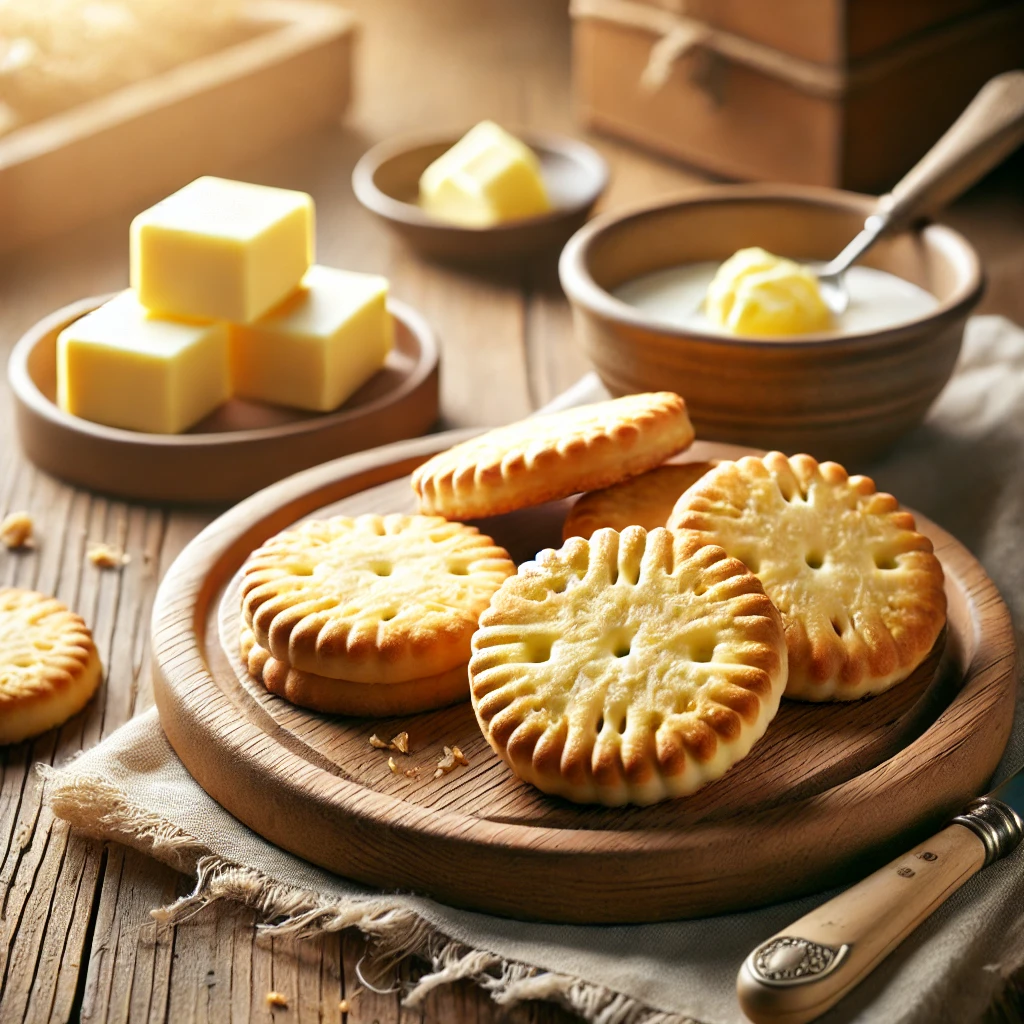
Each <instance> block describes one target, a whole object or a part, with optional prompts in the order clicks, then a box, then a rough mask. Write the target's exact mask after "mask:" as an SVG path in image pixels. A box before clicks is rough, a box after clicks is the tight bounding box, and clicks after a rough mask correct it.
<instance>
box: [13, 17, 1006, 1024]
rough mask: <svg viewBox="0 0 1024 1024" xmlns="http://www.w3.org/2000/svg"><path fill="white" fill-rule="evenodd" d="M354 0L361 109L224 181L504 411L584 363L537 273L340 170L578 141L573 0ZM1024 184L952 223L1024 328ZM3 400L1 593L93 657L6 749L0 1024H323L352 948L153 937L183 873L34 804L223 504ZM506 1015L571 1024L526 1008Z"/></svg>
mask: <svg viewBox="0 0 1024 1024" xmlns="http://www.w3.org/2000/svg"><path fill="white" fill-rule="evenodd" d="M348 6H349V7H353V8H355V9H356V11H357V13H358V14H359V16H360V17H361V18H362V20H363V23H364V26H365V33H364V36H363V39H362V44H361V51H360V54H359V60H358V65H357V99H356V104H355V107H354V109H353V110H352V112H351V114H350V116H349V117H348V119H347V121H346V123H345V125H344V126H343V127H332V128H329V129H325V130H323V131H321V132H318V133H317V134H316V135H315V136H312V137H307V138H301V139H298V140H296V141H295V142H293V143H292V144H289V145H288V146H284V147H282V148H281V149H280V150H279V151H277V152H274V153H272V154H269V155H267V156H265V157H263V158H261V159H260V160H258V161H255V162H252V163H251V164H249V165H246V166H241V167H237V168H234V169H232V170H233V172H234V173H235V174H236V175H237V176H239V177H243V178H250V179H251V180H254V181H261V182H265V183H267V184H272V185H282V186H287V187H290V188H300V189H305V190H307V191H309V192H311V193H312V194H313V196H314V198H315V200H316V203H317V218H318V258H319V260H320V261H321V262H324V263H328V264H332V265H335V266H341V267H350V268H353V269H357V270H367V271H377V272H380V273H384V274H387V275H388V276H389V277H390V278H391V281H392V285H393V290H394V293H395V294H396V295H397V296H398V297H400V298H402V299H404V300H405V301H407V302H409V303H411V304H412V305H414V306H416V307H417V308H419V309H420V310H422V311H423V313H424V314H426V316H427V317H428V318H429V319H430V320H431V321H432V323H433V324H434V326H435V327H436V329H437V331H438V333H439V335H440V337H441V340H442V349H443V357H442V386H441V390H442V403H443V414H444V419H445V421H446V422H447V423H448V424H450V425H470V424H497V423H504V422H506V421H508V420H511V419H516V418H518V417H521V416H523V415H524V414H526V413H528V412H529V411H530V410H531V409H533V408H535V407H537V406H538V405H541V404H543V403H544V402H546V401H548V400H549V399H551V398H552V397H553V396H554V395H556V394H557V393H558V392H559V391H561V390H562V389H563V388H565V387H566V386H567V385H569V384H571V383H572V382H573V381H574V380H576V379H577V377H578V376H579V375H580V374H581V373H582V372H583V371H584V370H585V369H586V363H585V361H584V359H583V357H582V355H581V354H580V353H579V352H578V351H577V350H576V349H575V348H574V346H573V343H572V338H571V331H570V321H569V315H568V310H567V307H566V304H565V302H564V300H563V298H562V297H561V294H560V292H559V290H558V287H557V278H556V274H555V268H554V261H553V260H549V261H547V262H546V263H544V264H543V265H537V266H536V267H533V268H531V269H530V271H529V272H527V273H523V274H522V275H520V276H518V277H517V278H515V279H502V278H497V277H494V276H482V275H470V274H466V273H457V272H454V271H452V270H447V269H443V268H439V267H434V266H428V265H425V264H423V263H421V262H419V261H418V260H417V259H416V258H415V257H414V256H412V255H410V254H409V253H408V252H406V251H404V250H403V249H402V248H401V247H400V246H399V245H398V244H397V243H395V242H393V241H392V240H391V239H390V238H389V237H388V236H387V235H386V234H385V232H384V231H383V230H382V229H381V228H379V227H378V226H377V225H376V224H374V223H373V222H372V221H371V220H370V218H369V216H368V215H367V214H365V213H364V212H363V211H362V210H361V209H360V208H359V207H358V206H357V205H356V203H355V200H354V198H353V197H352V194H351V191H350V188H349V174H350V171H351V168H352V166H353V164H354V163H355V161H356V159H357V158H358V156H359V155H360V154H361V153H362V152H363V151H364V150H365V149H366V148H367V147H368V146H369V145H371V144H372V143H374V142H376V141H378V140H379V139H382V138H386V137H388V136H390V135H393V134H395V133H398V132H405V131H410V130H417V129H420V128H423V127H426V126H429V127H435V126H437V127H452V128H458V127H462V126H466V125H469V124H471V123H473V122H475V121H476V120H479V119H481V118H484V117H491V118H494V119H497V120H499V121H501V122H504V123H506V124H507V125H509V126H511V127H515V126H516V125H529V126H531V127H535V128H539V129H552V130H570V131H571V130H573V123H572V116H571V109H570V101H569V26H568V16H567V14H566V10H565V7H566V5H565V3H564V2H560V0H518V2H516V3H508V2H507V0H444V2H440V0H437V2H433V3H423V2H416V0H348ZM597 144H598V145H599V147H600V148H601V150H602V151H603V152H604V153H605V154H606V155H607V157H608V159H609V161H610V162H611V165H612V169H613V184H612V187H611V189H610V192H609V194H608V196H607V197H606V200H605V202H604V204H603V205H604V208H606V209H614V208H617V207H621V206H623V205H628V204H630V203H634V202H637V201H640V200H648V199H653V198H655V197H658V196H663V195H669V194H671V193H674V192H677V191H678V190H680V189H683V188H686V187H688V186H691V185H693V184H696V183H698V182H699V181H700V180H701V179H700V178H699V177H698V176H697V175H695V174H694V173H692V172H690V171H687V170H685V169H682V168H679V167H676V166H673V165H670V164H667V163H664V162H661V161H658V160H655V159H652V158H649V157H646V156H643V155H640V154H638V153H635V152H633V151H631V150H630V149H628V148H627V147H625V146H622V145H619V144H617V143H615V142H611V141H608V140H597ZM1019 156H1020V155H1019V154H1018V157H1019ZM124 173H126V174H130V173H131V169H130V167H127V168H125V171H124ZM1022 180H1024V177H1022V161H1021V160H1020V159H1019V158H1018V159H1017V160H1016V161H1015V162H1014V163H1013V164H1011V165H1010V166H1007V167H1004V168H1003V169H1002V170H1001V171H999V172H997V173H996V174H995V175H993V176H991V177H990V178H989V179H988V180H987V181H986V182H985V183H983V185H982V186H980V187H979V188H977V189H976V190H975V191H974V192H973V193H971V194H970V195H969V196H967V197H966V198H965V199H964V200H962V201H961V202H960V203H959V204H957V206H956V207H955V208H954V210H952V211H951V212H950V214H949V216H948V217H947V220H949V221H950V222H951V223H953V224H955V225H956V226H957V227H959V228H960V229H961V230H963V231H964V232H965V233H966V234H967V235H968V236H969V237H970V238H971V239H972V240H973V241H974V242H975V243H976V244H977V246H978V248H979V249H980V250H981V253H982V256H983V257H984V259H985V260H986V263H987V268H988V271H989V275H990V285H989V291H988V296H987V298H986V300H985V304H984V306H983V310H987V311H994V312H1000V313H1003V314H1005V315H1007V316H1010V317H1012V318H1014V319H1016V320H1017V321H1018V322H1024V288H1022V287H1021V281H1024V190H1022V188H1021V181H1022ZM158 198H159V196H153V197H152V199H153V200H156V199H158ZM134 212H136V211H134V210H125V211H124V212H123V213H122V214H119V215H117V216H114V217H111V218H108V219H106V220H104V221H102V222H99V223H96V224H94V225H91V226H89V227H88V228H86V229H83V230H80V231H77V232H75V233H74V234H73V235H70V236H67V237H63V238H60V239H57V240H55V241H53V242H50V243H46V244H43V245H39V246H36V247H34V248H32V249H29V250H26V251H24V252H21V253H18V254H16V255H15V256H12V257H9V258H7V259H6V260H5V261H3V262H2V263H0V355H2V356H3V358H4V360H6V354H7V352H8V351H9V349H10V347H11V346H12V345H13V343H14V342H15V340H16V339H17V338H18V336H19V334H20V333H21V332H22V331H23V330H24V329H26V328H27V327H28V326H30V325H31V324H32V323H33V322H34V321H35V320H36V319H38V318H39V317H41V316H42V315H44V314H45V313H48V312H49V311H51V310H53V309H55V308H57V307H58V306H61V305H63V304H65V303H67V302H69V301H71V300H74V299H77V298H80V297H82V296H84V295H91V294H96V293H101V292H107V291H111V290H114V289H117V288H121V287H124V286H125V285H126V283H127V276H128V247H127V241H128V237H127V227H128V222H129V220H130V217H131V215H132V214H133V213H134ZM0 230H2V226H0ZM4 387H5V385H4ZM0 409H2V413H0V516H2V515H3V514H6V512H8V511H11V510H18V509H26V510H29V511H30V512H31V513H32V515H33V516H34V517H35V519H36V522H37V527H38V530H39V534H40V538H41V539H40V544H39V548H38V550H36V551H34V552H31V553H24V554H14V553H6V552H0V584H6V585H17V586H23V587H34V588H37V589H39V590H43V591H46V592H48V593H53V594H56V595H57V596H58V597H59V598H61V599H63V600H64V601H66V602H68V603H69V604H71V605H72V606H74V607H75V608H77V609H78V610H80V611H81V613H82V614H83V615H84V616H85V618H86V619H87V620H88V621H89V623H90V625H91V626H92V628H93V630H94V632H95V636H96V640H97V643H98V645H99V648H100V652H101V655H102V657H103V661H104V664H105V665H106V666H108V675H107V679H106V682H105V685H104V686H103V688H102V689H101V691H100V693H99V696H98V697H97V699H96V700H95V701H93V702H92V703H91V704H90V705H89V707H88V708H87V710H86V711H85V712H84V713H83V714H82V715H79V716H78V717H77V718H75V719H74V720H73V721H71V722H70V723H68V724H67V725H66V726H65V727H64V728H62V729H60V730H58V731H56V732H52V733H48V734H46V735H45V736H43V737H41V738H40V739H38V740H36V741H35V742H34V743H26V744H22V745H19V746H14V747H10V748H8V749H6V750H3V751H0V772H2V775H0V1021H3V1022H4V1024H11V1022H16V1021H23V1020H25V1021H44V1020H45V1021H50V1020H53V1021H66V1020H73V1019H79V1018H81V1019H85V1020H90V1021H110V1022H114V1021H122V1020H132V1021H153V1022H160V1021H171V1022H175V1024H178V1022H182V1021H198V1020H211V1021H226V1020H228V1019H231V1020H239V1021H245V1020H254V1021H258V1020H267V1019H270V1018H274V1019H276V1020H279V1021H336V1020H339V1018H340V1013H339V1010H338V1001H339V999H340V998H341V997H342V995H343V994H348V996H349V997H350V998H351V997H352V994H353V992H354V990H355V989H356V988H357V982H356V979H355V974H354V968H355V964H356V962H357V961H358V960H359V958H360V957H361V956H362V954H363V952H364V944H363V942H362V941H361V939H360V938H359V937H358V936H354V935H344V936H339V935H332V936H328V937H326V938H324V939H322V940H319V941H306V942H297V941H295V940H291V939H287V940H283V939H273V940H268V939H266V938H262V937H257V934H256V928H255V926H256V920H255V916H254V914H253V913H252V912H251V911H249V910H246V909H243V908H241V907H238V906H234V905H228V904H221V905H218V906H215V907H213V908H209V909H207V910H205V911H204V912H202V913H201V914H199V915H198V916H197V917H196V918H194V919H193V920H191V921H189V922H187V923H185V924H182V925H178V926H176V927H170V926H166V925H158V924H156V923H155V922H154V921H153V920H152V919H151V917H150V910H151V908H152V907H154V906H156V905H159V904H164V903H166V902H168V901H170V900H172V899H174V898H175V897H176V896H178V895H180V894H182V893H185V892H187V891H188V890H189V889H190V887H191V881H190V880H189V879H187V878H185V877H183V876H181V875H179V874H177V873H176V872H174V871H172V870H171V869H169V868H166V867H163V866H162V865H160V864H157V863H156V862H154V861H152V860H149V859H148V858H146V857H144V856H142V855H140V854H137V853H134V852H132V851H129V850H126V849H124V848H122V847H120V846H118V845H116V844H103V843H98V842H92V841H89V840H85V839H83V838H81V837H79V836H76V835H73V834H70V833H69V830H68V829H67V827H65V825H64V824H63V823H62V822H60V821H57V820H54V818H53V817H52V815H51V814H50V813H49V811H48V810H47V809H46V808H45V807H44V806H42V804H41V801H40V796H41V787H40V782H39V779H38V777H37V775H36V774H35V773H34V772H33V770H32V766H33V764H34V763H36V762H39V761H41V762H44V763H48V764H58V765H59V764H61V763H64V762H66V761H67V760H68V759H69V758H70V757H72V756H73V755H74V754H75V753H76V752H78V751H79V750H81V749H83V748H87V747H91V746H93V745H94V744H96V743H98V742H99V741H100V740H101V739H102V738H103V737H104V736H107V735H108V734H109V733H111V732H112V731H113V730H114V729H116V728H117V727H118V726H119V725H121V724H122V723H123V722H125V721H126V720H128V719H129V718H131V717H132V716H133V715H136V714H138V713H139V712H141V711H143V710H145V709H146V708H148V707H149V706H150V705H151V704H152V700H153V697H152V685H151V680H150V676H149V668H148V656H149V652H148V638H147V624H148V619H149V613H150V609H151V606H152V600H153V595H154V592H155V589H156V585H157V582H158V581H159V579H160V577H161V575H162V574H163V572H164V571H165V570H166V568H167V566H168V565H169V564H170V562H171V561H172V560H173V559H174V557H175V555H176V554H177V553H178V552H179V551H180V550H181V549H182V547H183V546H184V545H185V543H187V541H188V540H189V539H190V538H191V537H192V536H193V535H194V534H195V533H196V532H197V531H198V530H199V529H200V528H201V527H203V526H204V525H205V524H206V523H207V522H209V521H210V519H211V518H212V517H213V516H215V515H216V514H217V512H218V511H219V510H218V509H202V510H194V509H191V510H190V509H172V508H159V507H145V506H141V505H131V504H125V503H122V502H114V501H109V500H107V499H105V498H102V497H98V496H96V495H92V494H89V493H86V492H83V491H78V490H74V489H73V488H70V487H67V486H64V485H63V484H60V483H58V482H57V481H55V480H53V479H51V478H49V477H47V476H45V475H44V474H42V473H40V472H38V471H36V470H35V469H34V468H33V467H32V466H31V465H30V464H29V463H27V462H26V461H25V460H24V458H23V457H22V455H21V453H20V451H19V447H18V443H17V439H16V436H15V433H14V425H13V417H12V415H11V411H10V398H9V396H8V394H7V393H6V391H3V392H0ZM90 540H105V541H110V542H114V543H117V544H123V545H124V546H125V548H126V550H127V551H128V552H129V553H130V554H131V556H132V560H131V563H130V564H129V565H128V566H127V568H126V569H125V570H124V571H123V572H121V573H112V572H101V571H100V570H98V569H96V568H95V567H94V566H92V565H91V564H89V563H88V562H87V561H86V559H85V548H86V543H87V541H90ZM411 969H414V968H411V967H406V968H405V970H407V971H408V970H411ZM271 989H276V990H279V991H281V992H283V993H285V994H286V995H287V996H288V998H289V1004H290V1005H289V1007H288V1009H287V1010H278V1011H272V1010H271V1009H270V1008H268V1006H267V1004H266V1002H265V995H266V993H267V992H268V991H270V990H271ZM498 1017H499V1014H498V1011H497V1010H496V1009H495V1008H494V1007H493V1006H492V1004H491V1003H490V1001H489V999H488V997H486V996H485V995H481V994H480V993H479V992H478V991H477V990H476V989H474V988H473V987H471V986H469V985H468V984H464V985H459V986H455V987H453V988H450V989H445V990H442V991H439V992H437V993H436V994H434V995H432V996H431V997H430V998H429V999H428V1000H427V1001H426V1003H425V1005H424V1006H423V1007H422V1008H421V1009H417V1010H416V1011H411V1010H407V1009H402V1008H401V1007H400V1005H399V1002H398V997H397V996H394V995H392V996H386V997H378V996H374V995H372V994H371V993H368V992H363V993H362V994H360V995H358V996H357V997H356V998H355V999H354V1001H353V1009H352V1012H351V1013H350V1014H349V1016H348V1020H349V1021H350V1022H351V1024H371V1022H374V1021H377V1022H379V1024H393V1022H398V1021H401V1022H402V1024H407V1022H412V1021H434V1022H439V1024H469V1022H474V1024H486V1022H491V1021H496V1020H497V1019H498ZM502 1019H511V1020H513V1021H520V1022H526V1021H530V1022H534V1024H540V1022H566V1021H570V1020H572V1019H575V1018H573V1017H572V1016H571V1015H569V1014H567V1013H565V1012H563V1011H561V1010H559V1009H557V1008H555V1007H551V1006H536V1007H523V1008H520V1009H519V1010H516V1011H515V1012H513V1014H512V1015H511V1017H506V1018H502Z"/></svg>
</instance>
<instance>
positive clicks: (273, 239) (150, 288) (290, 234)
mask: <svg viewBox="0 0 1024 1024" xmlns="http://www.w3.org/2000/svg"><path fill="white" fill-rule="evenodd" d="M130 245H131V284H132V287H133V288H134V289H135V290H136V292H137V293H138V296H139V301H140V302H141V303H142V304H143V305H144V306H146V307H147V308H148V309H150V310H152V311H153V312H154V313H159V314H161V315H164V316H177V317H192V318H195V319H200V320H233V321H236V322H239V323H249V322H250V321H252V320H255V319H257V318H258V317H261V316H262V315H263V314H264V313H266V312H267V311H268V310H270V309H272V308H273V307H274V306H276V305H277V304H278V303H279V302H281V301H282V300H283V299H284V298H285V297H286V296H287V295H288V294H289V293H290V292H291V291H293V290H294V289H295V287H296V286H297V285H298V283H299V281H301V280H302V275H303V274H304V273H305V272H306V270H307V269H308V268H309V265H310V264H311V263H312V262H313V200H312V199H311V198H310V197H309V196H308V195H306V193H305V192H293V191H291V190H289V189H283V188H268V187H267V186H265V185H250V184H247V183H246V182H242V181H228V180H226V179H224V178H210V177H206V178H197V179H196V180H195V181H193V182H192V183H191V184H189V185H186V186H185V187H184V188H183V189H180V190H179V191H178V192H175V193H174V194H173V195H171V196H168V197H167V198H166V199H164V200H162V201H161V202H159V203H157V204H156V206H151V207H150V208H149V209H148V210H144V211H143V212H142V213H140V214H139V215H138V216H137V217H136V218H135V220H133V221H132V226H131V242H130Z"/></svg>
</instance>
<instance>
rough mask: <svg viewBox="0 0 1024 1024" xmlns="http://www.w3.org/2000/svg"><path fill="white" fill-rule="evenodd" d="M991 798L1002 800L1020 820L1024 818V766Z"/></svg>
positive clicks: (1000, 786) (992, 793)
mask: <svg viewBox="0 0 1024 1024" xmlns="http://www.w3.org/2000/svg"><path fill="white" fill-rule="evenodd" d="M989 796H990V797H991V798H992V799H993V800H1001V801H1002V802H1003V803H1004V804H1006V806H1007V807H1009V808H1010V809H1011V810H1012V811H1013V812H1014V813H1015V814H1016V815H1017V817H1018V818H1024V765H1021V767H1020V768H1019V769H1018V770H1017V771H1015V772H1014V773H1013V774H1012V775H1011V776H1010V777H1009V778H1008V779H1007V780H1006V781H1005V782H1003V783H1001V784H1000V785H998V786H996V788H995V789H993V790H992V792H991V793H989Z"/></svg>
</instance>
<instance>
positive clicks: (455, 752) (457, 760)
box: [434, 747, 469, 779]
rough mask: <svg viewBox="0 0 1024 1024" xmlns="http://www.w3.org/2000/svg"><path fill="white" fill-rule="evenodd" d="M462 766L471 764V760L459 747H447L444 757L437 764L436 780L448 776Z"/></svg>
mask: <svg viewBox="0 0 1024 1024" xmlns="http://www.w3.org/2000/svg"><path fill="white" fill-rule="evenodd" d="M460 764H462V765H466V764H469V758H467V757H466V755H465V754H464V753H463V752H462V751H461V750H459V748H458V747H445V748H444V757H442V758H441V760H440V761H438V762H437V770H436V771H435V772H434V778H435V779H439V778H441V776H442V775H447V774H448V772H450V771H454V770H455V769H456V768H457V767H458V766H459V765H460Z"/></svg>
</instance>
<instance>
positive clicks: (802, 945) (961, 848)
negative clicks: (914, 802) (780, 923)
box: [736, 797, 1024, 1024]
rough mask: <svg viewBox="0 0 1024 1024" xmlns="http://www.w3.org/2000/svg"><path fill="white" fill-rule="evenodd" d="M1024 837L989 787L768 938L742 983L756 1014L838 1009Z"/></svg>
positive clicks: (778, 1022)
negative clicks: (929, 833)
mask: <svg viewBox="0 0 1024 1024" xmlns="http://www.w3.org/2000/svg"><path fill="white" fill-rule="evenodd" d="M1022 838H1024V821H1021V819H1020V817H1019V816H1018V815H1017V814H1016V813H1014V811H1013V810H1012V809H1011V808H1010V807H1008V806H1007V805H1006V804H1004V803H1002V802H1001V801H999V800H993V799H992V798H991V797H982V798H981V799H980V800H975V801H973V802H972V803H971V804H969V805H968V807H967V809H966V810H965V811H964V813H963V814H961V815H959V816H958V817H957V818H955V819H954V820H953V823H952V824H951V825H948V826H947V827H946V828H945V829H943V830H942V831H941V832H939V833H938V835H936V836H933V837H932V838H931V839H929V840H927V841H926V842H923V843H921V844H920V845H919V846H915V847H914V849H913V850H911V851H910V852H909V853H906V854H904V855H903V856H901V857H899V858H897V859H896V860H894V861H892V863H890V864H887V865H886V866H885V867H884V868H881V869H879V870H878V871H876V872H875V873H874V874H873V875H869V876H868V877H867V878H865V879H864V880H863V881H862V882H858V883H857V884H856V885H854V886H852V887H851V888H849V889H847V890H846V891H845V892H843V893H840V894H839V895H838V896H836V897H835V898H834V899H831V900H829V901H828V903H825V904H823V905H822V906H820V907H818V908H817V909H816V910H812V911H811V912H810V913H809V914H807V915H805V916H804V917H802V918H800V920H799V921H797V922H795V923H794V924H792V925H791V926H790V927H789V928H787V929H785V930H784V931H782V932H779V933H778V934H777V935H773V936H772V937H771V938H770V939H768V940H767V941H766V942H763V943H761V945H760V946H758V947H757V948H756V949H755V950H754V951H753V952H752V953H751V954H750V956H748V957H747V959H746V960H745V961H744V963H743V967H742V968H741V969H740V973H739V977H738V978H737V980H736V991H737V994H738V996H739V1001H740V1006H741V1007H742V1008H743V1012H744V1013H745V1014H746V1015H747V1016H748V1017H749V1018H750V1019H751V1020H752V1021H754V1024H806V1022H807V1021H811V1020H814V1019H815V1018H816V1017H819V1016H820V1015H821V1014H823V1013H824V1012H825V1011H826V1010H829V1009H831V1008H832V1007H833V1006H834V1005H835V1004H836V1003H838V1002H839V1000H840V999H842V998H843V996H844V995H846V993H847V992H849V991H850V989H852V988H853V987H854V986H855V985H857V984H858V983H859V982H860V981H862V980H863V979H864V978H865V977H866V976H867V975H868V974H870V973H871V971H872V970H873V969H874V968H875V967H876V965H877V964H878V963H879V962H880V961H881V960H882V959H883V958H884V957H886V956H887V955H888V954H889V953H890V952H892V950H893V949H894V948H895V947H896V946H897V945H898V944H899V943H900V942H901V941H902V940H903V939H904V938H906V936H907V935H909V934H910V932H912V931H913V930H914V929H915V928H916V927H917V926H918V925H919V924H920V923H921V921H923V920H924V919H925V918H926V917H927V916H928V915H929V914H930V913H931V912H932V911H933V910H934V909H935V908H936V907H937V906H938V905H939V904H940V903H942V902H943V901H945V900H946V899H947V898H948V897H949V896H950V895H951V894H952V893H953V892H954V891H955V890H957V889H959V888H960V886H961V885H963V883H964V882H966V881H967V879H968V878H970V877H971V876H972V875H974V874H976V873H977V872H978V871H980V870H981V869H982V868H983V867H985V866H987V865H988V864H991V863H992V861H994V860H997V859H998V858H999V857H1004V856H1006V854H1008V853H1009V852H1010V851H1011V850H1013V849H1014V848H1015V847H1016V846H1017V844H1018V843H1020V842H1021V840H1022Z"/></svg>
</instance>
